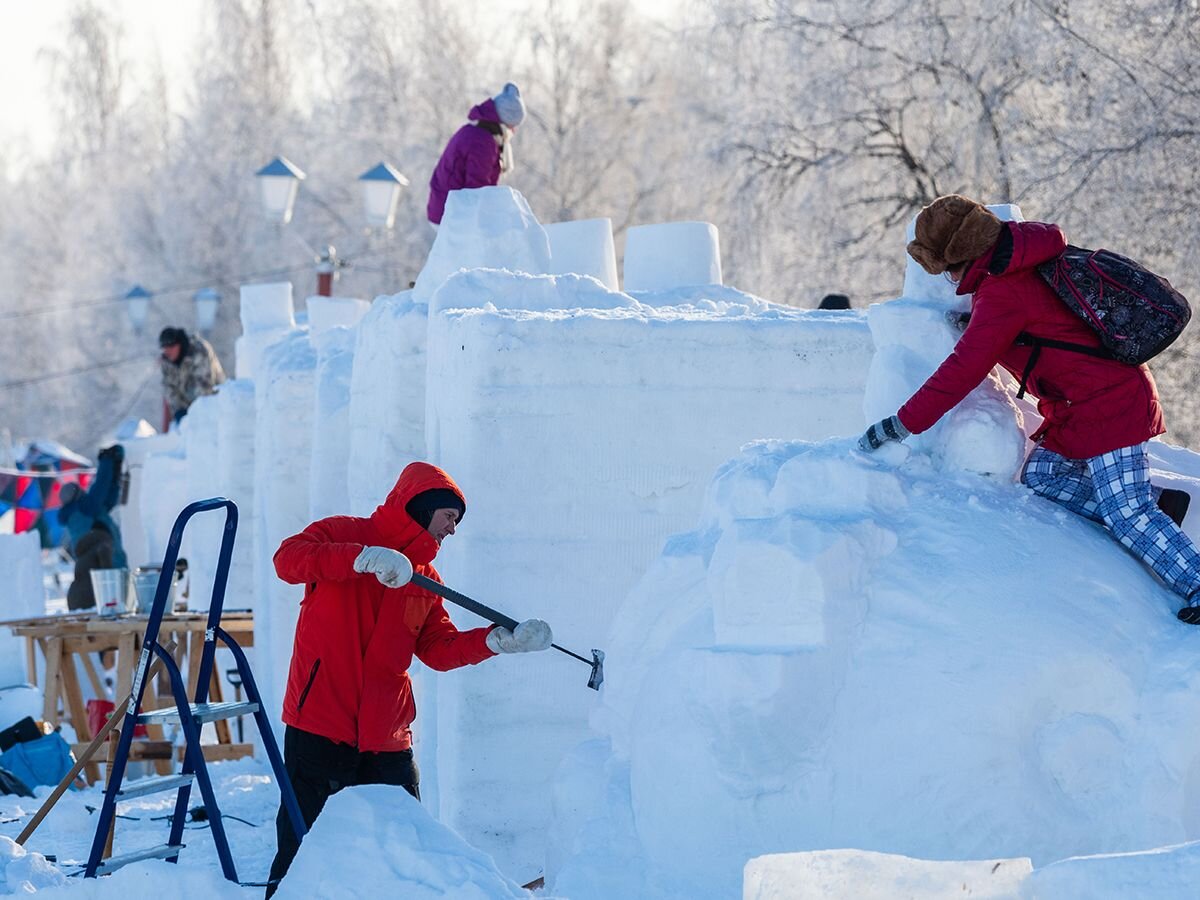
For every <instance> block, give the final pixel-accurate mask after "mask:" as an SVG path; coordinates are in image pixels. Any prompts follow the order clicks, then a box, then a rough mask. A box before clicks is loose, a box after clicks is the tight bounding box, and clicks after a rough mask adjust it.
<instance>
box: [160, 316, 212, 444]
mask: <svg viewBox="0 0 1200 900" xmlns="http://www.w3.org/2000/svg"><path fill="white" fill-rule="evenodd" d="M158 345H159V347H161V348H162V360H161V363H162V376H163V394H164V396H165V397H166V400H167V405H168V406H169V407H170V408H171V417H172V418H173V419H174V420H175V421H176V422H178V421H179V420H180V419H182V418H183V417H184V415H186V414H187V411H188V407H189V406H191V405H192V402H193V401H194V400H195V399H196V398H197V397H203V396H204V395H205V394H211V393H214V392H215V391H216V388H217V385H218V384H220V383H221V382H223V381H224V380H225V370H224V369H222V368H221V361H220V360H219V359H217V354H216V351H214V350H213V348H212V344H210V343H209V342H208V341H206V340H205V339H204V338H202V337H200V335H198V334H194V333H189V332H186V331H184V330H183V329H182V328H164V329H163V330H162V334H160V335H159V336H158Z"/></svg>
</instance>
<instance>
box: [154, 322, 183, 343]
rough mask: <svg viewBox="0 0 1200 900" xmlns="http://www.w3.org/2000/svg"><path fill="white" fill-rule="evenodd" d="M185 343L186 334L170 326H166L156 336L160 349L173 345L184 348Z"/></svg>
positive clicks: (180, 329)
mask: <svg viewBox="0 0 1200 900" xmlns="http://www.w3.org/2000/svg"><path fill="white" fill-rule="evenodd" d="M187 342H188V339H187V332H186V331H184V330H183V329H182V328H176V327H174V326H172V325H168V326H167V327H166V328H164V329H163V330H162V331H160V332H159V334H158V346H160V347H171V346H174V345H175V344H178V345H179V346H181V347H186V346H187Z"/></svg>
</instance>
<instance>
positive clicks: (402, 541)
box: [371, 462, 467, 565]
mask: <svg viewBox="0 0 1200 900" xmlns="http://www.w3.org/2000/svg"><path fill="white" fill-rule="evenodd" d="M437 488H443V489H446V490H450V491H453V492H454V493H455V494H457V495H458V498H459V499H460V500H462V502H463V506H466V505H467V498H466V496H464V494H463V492H462V490H461V489H460V488H459V486H458V485H457V484H455V483H454V479H453V478H451V477H450V476H449V475H448V474H447V473H446V472H444V471H443V470H442V469H439V468H438V467H437V466H435V465H431V464H430V463H426V462H413V463H409V464H408V465H407V466H405V467H404V471H403V472H401V473H400V477H399V478H398V479H397V480H396V486H395V487H394V488H392V490H391V492H390V493H389V494H388V495H387V499H386V500H384V501H383V503H381V504H380V505H379V506H377V507H376V508H375V512H373V513H371V523H372V524H373V525H374V526H375V528H376V530H377V531H378V532H379V535H380V537H381V538H382V539H383V542H384V544H385V546H388V547H391V548H392V549H393V550H399V551H400V552H402V553H403V554H404V555H405V556H407V557H408V558H409V559H410V560H411V561H412V563H413V565H428V564H429V563H431V562H433V559H434V557H436V556H437V552H438V542H437V540H436V539H435V538H434V537H433V535H431V534H430V533H429V532H428V531H426V530H425V529H424V528H422V527H421V525H420V524H419V523H418V522H417V520H416V519H414V518H413V517H412V516H410V515H409V514H408V510H406V509H405V508H404V507H405V506H407V505H408V501H409V500H411V499H412V498H413V497H415V496H416V495H417V494H420V493H422V492H424V491H430V490H435V489H437Z"/></svg>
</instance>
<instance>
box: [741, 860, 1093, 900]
mask: <svg viewBox="0 0 1200 900" xmlns="http://www.w3.org/2000/svg"><path fill="white" fill-rule="evenodd" d="M1032 869H1033V866H1032V864H1031V863H1030V861H1029V860H1028V859H988V860H968V861H963V862H958V861H954V862H934V861H931V860H925V859H910V858H909V857H907V856H895V855H892V854H887V853H870V852H867V851H865V850H819V851H817V852H815V853H777V854H773V855H770V856H760V857H758V858H756V859H752V860H750V862H748V863H746V881H745V886H744V888H743V891H742V898H743V900H791V898H794V897H822V898H824V900H894V898H897V897H904V898H906V900H959V898H961V897H977V898H981V900H984V898H991V900H1016V898H1017V897H1018V896H1019V895H1020V891H1021V888H1022V885H1023V884H1024V882H1025V879H1026V878H1028V877H1029V873H1030V872H1031V871H1032ZM1044 896H1047V897H1055V898H1062V897H1064V896H1065V895H1063V894H1059V893H1053V892H1052V893H1047V894H1045V895H1044ZM1093 896H1095V895H1093Z"/></svg>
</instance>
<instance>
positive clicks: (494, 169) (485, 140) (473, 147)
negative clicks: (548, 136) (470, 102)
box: [426, 100, 500, 224]
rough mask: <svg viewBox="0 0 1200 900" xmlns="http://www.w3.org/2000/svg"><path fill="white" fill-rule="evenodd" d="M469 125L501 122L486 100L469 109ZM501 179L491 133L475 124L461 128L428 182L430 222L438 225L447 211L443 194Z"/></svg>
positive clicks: (498, 155)
mask: <svg viewBox="0 0 1200 900" xmlns="http://www.w3.org/2000/svg"><path fill="white" fill-rule="evenodd" d="M467 118H468V119H470V120H471V122H495V123H496V124H499V123H500V116H499V114H497V112H496V104H495V102H494V101H492V100H485V101H483V102H482V103H480V104H479V105H478V106H473V107H471V111H470V112H469V113H468V114H467ZM499 180H500V145H499V144H497V143H496V139H495V138H494V137H493V136H492V134H491V133H490V132H488V131H485V130H484V129H482V128H480V127H479V126H478V125H474V124H468V125H464V126H463V127H462V128H460V129H458V131H456V132H454V137H452V138H450V142H449V143H448V144H446V149H445V150H443V151H442V158H441V159H439V160H438V164H437V166H436V167H435V168H434V170H433V177H432V178H430V179H429V205H428V206H427V207H426V212H427V214H428V215H429V221H430V222H435V223H439V224H440V223H441V221H442V214H443V213H444V212H445V211H446V195H447V194H449V193H450V192H451V191H457V190H459V189H461V188H478V187H490V186H491V185H494V184H496V183H497V182H498V181H499Z"/></svg>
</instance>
